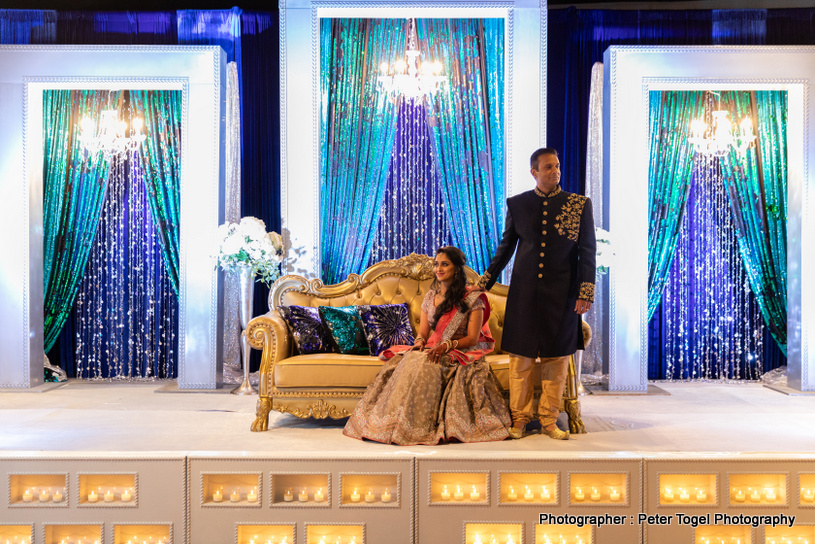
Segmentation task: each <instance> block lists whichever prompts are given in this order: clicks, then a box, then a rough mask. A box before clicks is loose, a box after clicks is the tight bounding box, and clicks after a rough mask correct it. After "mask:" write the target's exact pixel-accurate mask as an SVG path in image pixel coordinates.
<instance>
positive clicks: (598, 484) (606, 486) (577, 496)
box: [569, 472, 628, 506]
mask: <svg viewBox="0 0 815 544" xmlns="http://www.w3.org/2000/svg"><path fill="white" fill-rule="evenodd" d="M627 478H628V474H627V473H622V472H611V473H602V474H601V473H589V472H586V473H579V472H572V473H570V474H569V502H570V504H576V505H581V506H592V505H597V504H608V505H625V504H627V502H628V485H627Z"/></svg>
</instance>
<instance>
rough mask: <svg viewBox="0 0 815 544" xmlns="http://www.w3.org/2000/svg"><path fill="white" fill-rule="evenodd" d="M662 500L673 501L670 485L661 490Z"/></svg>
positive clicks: (672, 491)
mask: <svg viewBox="0 0 815 544" xmlns="http://www.w3.org/2000/svg"><path fill="white" fill-rule="evenodd" d="M662 500H664V501H665V502H673V500H674V490H673V489H671V488H670V487H666V488H665V489H663V490H662Z"/></svg>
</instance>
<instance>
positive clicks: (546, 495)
mask: <svg viewBox="0 0 815 544" xmlns="http://www.w3.org/2000/svg"><path fill="white" fill-rule="evenodd" d="M551 497H552V495H551V493H550V492H549V486H546V485H542V486H541V499H542V500H544V501H548V500H549V499H550V498H551Z"/></svg>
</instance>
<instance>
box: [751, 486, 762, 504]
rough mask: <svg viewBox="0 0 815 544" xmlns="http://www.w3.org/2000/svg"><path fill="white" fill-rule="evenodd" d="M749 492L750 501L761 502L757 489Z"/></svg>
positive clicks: (759, 492)
mask: <svg viewBox="0 0 815 544" xmlns="http://www.w3.org/2000/svg"><path fill="white" fill-rule="evenodd" d="M749 491H750V501H752V502H758V501H760V500H761V491H759V489H758V488H756V489H753V488H750V489H749Z"/></svg>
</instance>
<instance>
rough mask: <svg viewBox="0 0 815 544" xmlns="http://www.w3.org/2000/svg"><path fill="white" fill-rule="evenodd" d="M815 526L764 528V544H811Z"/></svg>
mask: <svg viewBox="0 0 815 544" xmlns="http://www.w3.org/2000/svg"><path fill="white" fill-rule="evenodd" d="M813 543H815V525H796V526H793V527H781V526H777V527H771V526H768V525H765V526H764V544H813Z"/></svg>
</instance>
